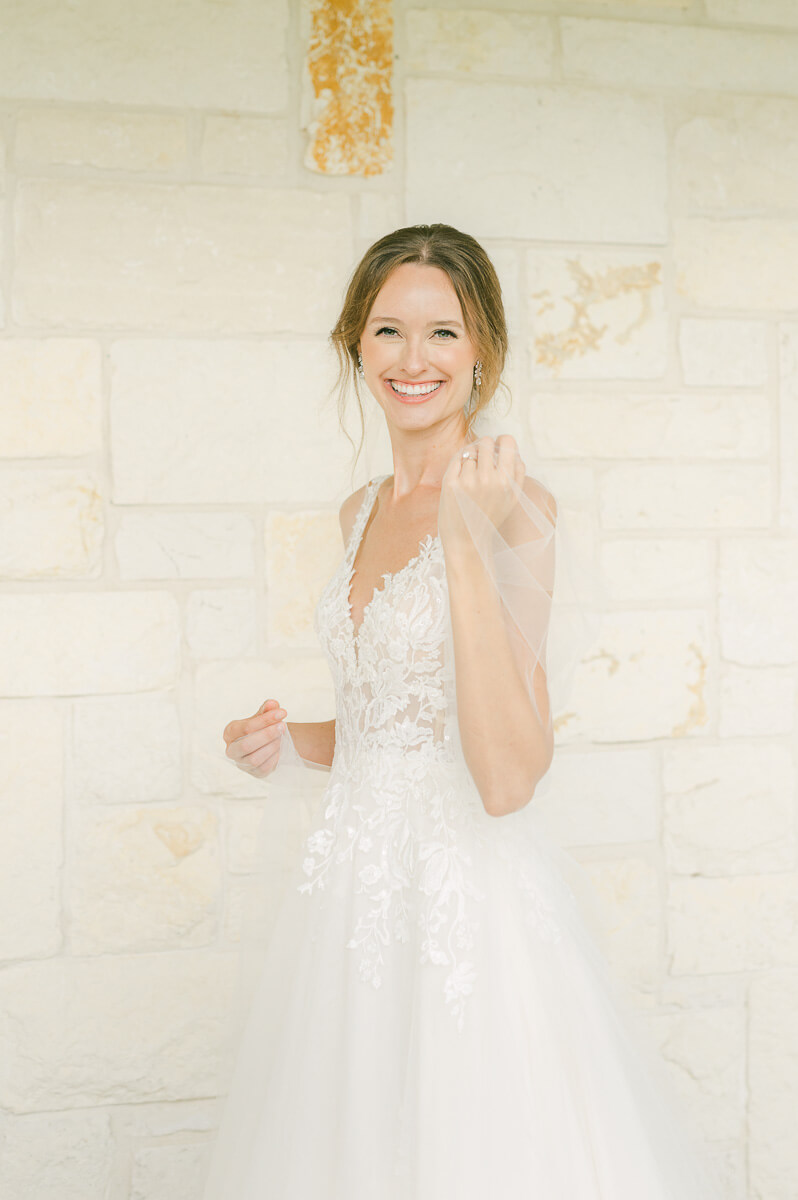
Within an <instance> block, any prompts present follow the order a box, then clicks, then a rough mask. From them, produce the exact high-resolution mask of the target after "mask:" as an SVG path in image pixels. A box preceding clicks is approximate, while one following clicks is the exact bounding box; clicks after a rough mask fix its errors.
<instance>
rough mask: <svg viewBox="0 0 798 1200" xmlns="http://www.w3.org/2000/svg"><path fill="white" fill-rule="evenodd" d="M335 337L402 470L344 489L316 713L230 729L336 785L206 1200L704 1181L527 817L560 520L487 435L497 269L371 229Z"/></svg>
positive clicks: (630, 1196) (476, 254)
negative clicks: (323, 683) (483, 424)
mask: <svg viewBox="0 0 798 1200" xmlns="http://www.w3.org/2000/svg"><path fill="white" fill-rule="evenodd" d="M332 341H333V344H334V346H335V348H336V350H337V352H338V354H339V358H340V362H341V368H342V370H341V379H342V381H343V386H342V393H343V387H345V386H346V385H347V384H348V382H349V381H350V378H351V382H352V383H354V385H355V393H356V395H357V396H358V398H359V397H360V391H359V388H360V386H361V385H365V388H366V389H367V391H368V393H370V396H371V398H372V400H371V401H370V402H371V403H374V402H376V404H377V405H379V407H380V409H381V410H382V414H383V416H384V418H385V422H386V426H387V432H388V435H389V437H390V444H391V450H392V455H393V472H392V474H391V475H379V476H376V477H374V478H372V479H370V480H369V482H368V483H367V484H366V485H365V486H364V487H361V488H360V489H358V490H357V491H356V492H354V494H353V495H351V496H349V497H348V499H347V500H345V501H344V503H343V505H342V506H341V510H340V523H341V531H342V536H343V542H344V551H343V557H342V560H341V562H340V565H339V567H338V569H337V571H336V572H335V573H334V575H333V576H332V578H331V579H330V580H329V582H328V583H327V585H326V587H325V589H324V591H323V592H322V594H321V597H320V599H319V602H318V605H317V607H316V610H315V618H314V620H315V629H316V632H317V634H318V637H319V640H320V642H321V645H322V647H323V650H324V652H325V655H326V657H327V659H328V662H329V665H330V669H331V671H332V675H333V681H334V685H335V697H336V707H335V718H334V719H333V720H329V721H322V722H298V721H291V720H287V717H288V713H287V711H286V709H285V708H284V707H281V706H280V704H279V702H278V701H277V700H274V699H270V700H267V701H266V702H265V703H264V704H263V705H262V706H261V708H260V709H259V710H258V712H257V713H255V714H254V715H253V716H251V717H247V718H244V719H242V720H234V721H231V722H230V723H229V725H228V726H227V727H226V729H225V730H224V739H225V743H226V754H227V756H228V757H229V758H230V759H231V760H232V762H233V763H235V765H236V766H237V767H239V768H241V769H242V770H244V771H247V772H249V773H250V774H251V775H253V776H255V777H257V778H268V780H269V784H268V785H267V786H269V787H272V786H276V785H277V784H279V781H280V780H281V778H282V779H283V781H284V784H285V786H289V780H293V779H295V778H298V777H299V775H301V773H302V772H304V771H311V770H313V768H314V767H315V768H318V767H319V766H321V767H322V768H329V777H328V779H327V782H326V786H325V788H324V791H323V794H322V796H321V799H320V802H319V806H318V809H317V810H316V811H315V813H314V816H313V819H312V821H311V825H310V829H309V830H308V832H307V835H306V837H305V839H304V845H303V847H302V851H301V854H300V855H299V856H298V858H297V861H296V862H295V863H294V865H293V870H292V874H291V876H290V880H289V884H288V886H287V889H286V891H285V894H284V896H283V898H282V899H281V903H280V906H279V912H278V915H277V918H276V920H275V923H274V926H273V928H272V930H271V933H270V936H269V938H268V943H267V945H266V948H265V950H264V952H263V957H262V962H260V963H259V971H258V978H257V984H256V986H255V988H254V991H253V997H252V1000H251V1003H250V1006H249V1010H248V1015H247V1019H246V1022H245V1027H244V1032H243V1035H242V1037H241V1042H240V1046H239V1047H238V1049H237V1055H236V1060H235V1070H234V1074H233V1078H232V1083H231V1086H230V1089H229V1094H228V1095H227V1097H226V1100H225V1104H224V1109H223V1114H222V1120H221V1124H220V1128H219V1132H218V1136H217V1138H216V1141H215V1143H214V1145H213V1148H212V1156H211V1164H210V1171H209V1176H208V1180H207V1184H206V1189H205V1192H204V1194H203V1195H204V1200H477V1198H479V1200H494V1198H495V1200H643V1198H645V1200H699V1198H700V1200H711V1198H714V1197H717V1196H720V1194H721V1192H720V1189H719V1185H718V1184H717V1183H716V1182H715V1181H714V1177H713V1176H712V1172H711V1170H710V1167H709V1162H708V1158H707V1157H706V1156H705V1152H704V1148H703V1147H702V1146H700V1145H699V1143H698V1141H697V1140H694V1139H693V1136H692V1134H691V1132H688V1129H687V1126H686V1121H685V1119H684V1117H683V1114H681V1113H680V1112H679V1111H678V1107H677V1105H676V1104H675V1101H674V1098H673V1097H672V1096H671V1095H670V1093H669V1092H668V1091H667V1089H666V1085H665V1078H664V1074H660V1072H659V1071H657V1069H656V1068H655V1064H654V1056H653V1054H649V1052H648V1049H647V1048H646V1047H644V1045H643V1043H642V1041H641V1040H640V1038H639V1036H638V1034H637V1032H634V1033H633V1031H632V1028H631V1024H630V1015H629V1013H627V1011H626V1008H625V1006H624V1004H623V1002H622V998H621V995H620V992H619V990H618V988H617V987H616V984H615V982H614V981H613V980H612V978H611V977H610V974H609V971H608V969H607V966H606V964H605V961H604V959H603V956H602V954H601V952H600V950H599V947H598V944H597V943H596V942H595V941H594V940H593V937H592V934H591V933H590V931H589V929H588V926H587V924H586V921H585V917H584V913H583V911H582V909H581V908H580V905H579V903H578V901H577V897H576V895H575V893H574V891H573V889H572V888H571V887H570V886H569V883H568V881H567V879H566V878H565V875H564V874H563V871H562V870H561V866H562V858H561V857H560V856H559V855H558V853H557V849H556V847H555V846H554V845H553V843H552V842H551V841H550V840H549V839H548V838H547V836H546V834H545V833H544V831H543V829H542V827H541V823H540V821H539V818H538V814H537V813H536V804H535V801H536V793H537V794H539V792H540V789H541V788H542V786H543V785H544V783H545V780H544V777H545V776H546V773H547V771H548V769H549V766H550V764H551V762H552V756H553V753H554V736H553V729H554V723H553V717H552V708H553V704H552V695H551V687H550V684H551V682H552V680H551V674H552V672H551V671H550V670H549V667H548V665H547V654H546V650H547V639H548V633H549V617H550V609H551V600H552V595H553V591H554V546H555V531H556V527H557V519H558V512H557V503H556V500H555V498H554V496H553V495H552V494H551V492H550V491H549V490H548V489H547V488H546V487H545V486H544V485H543V484H542V483H541V482H540V481H538V480H537V479H536V478H534V477H532V476H531V475H528V474H527V470H526V464H525V463H524V461H523V459H522V457H521V453H520V448H519V445H518V442H517V440H516V438H515V437H514V436H513V435H512V434H508V433H499V434H497V436H495V437H492V436H489V435H487V434H479V435H478V431H479V420H480V418H481V417H482V416H483V415H484V410H485V407H486V405H487V404H488V403H489V402H490V400H491V398H492V396H493V395H494V393H495V391H496V388H497V386H498V384H499V380H500V377H501V374H502V369H503V367H504V362H505V356H506V352H507V331H506V324H505V315H504V309H503V305H502V298H501V289H500V286H499V282H498V279H497V277H496V272H495V270H494V267H493V264H492V263H491V261H490V258H489V257H488V255H487V254H486V252H485V251H484V249H483V248H482V246H481V245H480V244H479V243H478V242H477V241H475V240H474V239H473V238H472V237H470V236H468V235H467V234H464V233H462V232H460V231H458V230H456V229H454V228H452V227H451V226H448V225H443V224H437V225H417V226H411V227H408V228H403V229H398V230H396V231H394V232H393V233H390V234H388V235H386V236H385V237H383V238H381V239H380V240H379V241H377V242H376V243H375V244H374V245H373V246H371V247H370V248H369V250H368V251H367V252H366V254H365V255H364V257H363V259H362V261H361V262H360V263H359V264H358V266H357V268H356V269H355V271H354V273H353V276H352V278H351V280H350V283H349V286H348V290H347V294H346V297H345V301H344V305H343V309H342V312H341V314H340V316H339V319H338V322H337V324H336V326H335V328H334V330H333V332H332ZM361 415H362V413H361ZM292 764H293V768H294V769H296V768H297V767H298V768H299V773H298V774H296V773H295V774H294V775H291V774H290V772H291V769H292Z"/></svg>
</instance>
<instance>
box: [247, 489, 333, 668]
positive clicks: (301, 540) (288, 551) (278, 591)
mask: <svg viewBox="0 0 798 1200" xmlns="http://www.w3.org/2000/svg"><path fill="white" fill-rule="evenodd" d="M264 549H265V554H266V609H267V627H268V638H269V645H271V646H311V647H313V648H315V647H317V646H318V638H317V635H316V631H315V628H314V611H315V607H316V604H317V603H318V600H319V597H320V595H321V592H322V589H323V588H324V587H325V585H326V584H327V582H328V580H329V579H330V578H331V576H332V575H333V573H334V572H335V571H336V570H337V568H338V565H339V563H340V562H341V559H342V558H343V555H344V548H343V540H342V537H341V526H340V522H339V520H338V513H337V512H335V511H333V510H317V511H315V512H314V511H310V512H296V513H294V512H280V511H272V512H270V513H268V514H267V516H266V529H265V547H264Z"/></svg>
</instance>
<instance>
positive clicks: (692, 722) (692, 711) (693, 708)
mask: <svg viewBox="0 0 798 1200" xmlns="http://www.w3.org/2000/svg"><path fill="white" fill-rule="evenodd" d="M689 648H690V650H692V652H693V654H694V655H695V658H696V661H697V663H698V678H697V679H696V681H695V683H688V685H687V690H688V692H692V693H693V700H692V702H691V704H690V708H689V709H688V712H687V716H686V717H685V719H684V720H683V721H681V722H680V723H679V724H678V725H674V727H673V729H672V730H671V737H684V735H685V734H686V733H687V731H688V730H689V729H695V728H697V727H698V726H699V725H706V723H707V721H708V720H709V714H708V712H707V702H706V699H705V698H704V688H705V686H706V682H707V660H706V658H705V657H704V655H703V654H702V653H701V648H700V647H699V646H696V644H695V642H690V647H689Z"/></svg>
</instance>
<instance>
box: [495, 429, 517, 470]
mask: <svg viewBox="0 0 798 1200" xmlns="http://www.w3.org/2000/svg"><path fill="white" fill-rule="evenodd" d="M496 449H497V455H496V458H497V462H496V465H497V467H501V468H502V470H504V471H506V472H507V474H508V475H509V476H510V478H511V479H516V478H517V475H518V464H519V462H520V461H521V455H520V454H519V453H518V443H517V442H516V440H515V438H514V437H513V435H512V434H511V433H502V434H500V435H499V437H497V438H496Z"/></svg>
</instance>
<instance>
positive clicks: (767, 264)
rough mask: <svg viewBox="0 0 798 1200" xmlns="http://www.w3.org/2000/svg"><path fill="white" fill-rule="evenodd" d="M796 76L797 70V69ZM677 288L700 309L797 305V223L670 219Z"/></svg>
mask: <svg viewBox="0 0 798 1200" xmlns="http://www.w3.org/2000/svg"><path fill="white" fill-rule="evenodd" d="M796 79H798V72H796ZM673 252H674V259H675V264H676V291H677V293H678V295H679V296H682V297H684V299H685V300H686V301H687V302H688V303H690V304H694V305H698V306H702V307H705V308H719V309H724V308H739V309H748V310H750V311H752V312H757V311H759V312H768V311H770V310H773V309H784V308H786V309H794V308H798V274H796V272H795V270H794V264H795V262H796V260H798V221H796V220H787V219H785V220H776V219H773V220H770V221H768V220H763V219H760V218H757V217H749V218H747V219H746V220H733V219H731V218H730V219H728V220H723V221H711V220H708V219H702V218H699V217H694V218H689V219H688V218H683V219H679V218H676V219H675V220H674V235H673Z"/></svg>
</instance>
